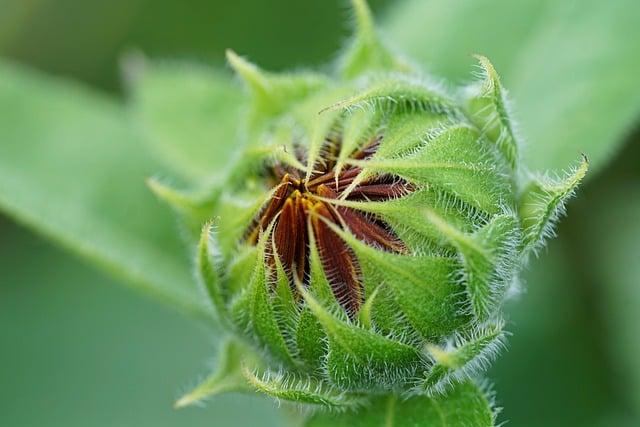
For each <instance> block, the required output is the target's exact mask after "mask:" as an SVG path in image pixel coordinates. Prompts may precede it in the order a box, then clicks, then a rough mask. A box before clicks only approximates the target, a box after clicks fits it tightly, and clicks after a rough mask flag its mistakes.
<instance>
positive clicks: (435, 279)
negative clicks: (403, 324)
mask: <svg viewBox="0 0 640 427" xmlns="http://www.w3.org/2000/svg"><path fill="white" fill-rule="evenodd" d="M331 226H332V228H333V230H334V231H335V232H336V233H338V234H339V235H340V236H341V237H342V238H343V239H344V240H345V241H346V242H347V243H348V244H349V246H350V247H351V248H352V249H353V250H354V252H355V253H356V255H357V257H358V260H359V261H360V264H361V268H362V272H363V277H364V278H365V283H364V284H365V291H366V293H367V294H370V293H371V292H373V291H374V289H375V287H376V286H378V284H380V283H385V286H386V287H388V288H389V289H390V290H391V293H392V294H393V296H394V301H395V303H396V304H397V306H398V307H400V313H396V316H398V317H400V318H399V319H398V320H397V322H400V321H402V320H404V319H406V320H407V321H408V323H409V324H410V325H411V326H412V329H413V330H415V331H417V332H418V333H419V334H420V336H421V337H422V338H425V339H434V338H438V337H441V336H443V335H448V334H451V333H452V332H453V331H454V330H456V329H457V328H459V327H461V326H462V325H464V324H465V323H466V322H467V321H468V316H467V315H465V314H463V313H462V310H461V306H462V304H463V303H464V296H463V295H462V292H461V291H462V289H463V288H462V286H461V285H460V284H459V283H456V282H455V280H454V277H453V276H454V273H455V271H456V265H457V262H456V260H455V259H452V258H449V257H441V256H432V255H421V254H414V255H399V254H393V253H388V252H383V251H380V250H378V249H375V248H373V247H371V246H368V245H366V244H364V243H362V242H361V241H360V240H358V239H357V238H356V237H355V236H353V235H352V234H351V233H349V232H346V231H344V230H342V229H339V228H337V227H334V226H333V225H331ZM379 304H386V301H385V299H384V298H379V299H378V300H377V301H374V303H373V306H374V307H373V308H374V313H375V312H376V311H377V310H376V307H377V306H378V305H379ZM374 319H375V318H374ZM395 332H396V333H407V332H410V331H405V330H400V331H398V330H396V331H395Z"/></svg>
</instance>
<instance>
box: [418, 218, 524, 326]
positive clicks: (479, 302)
mask: <svg viewBox="0 0 640 427" xmlns="http://www.w3.org/2000/svg"><path fill="white" fill-rule="evenodd" d="M424 212H425V216H426V218H427V220H428V221H429V222H430V223H431V224H433V225H434V226H436V228H437V229H438V230H439V231H440V232H441V233H442V235H443V236H444V237H445V239H447V240H448V241H449V242H450V243H451V244H453V245H454V246H455V247H456V249H457V250H458V253H459V257H460V261H461V264H462V270H461V271H460V274H459V276H458V279H459V280H460V282H461V283H464V286H465V287H466V291H467V296H468V300H469V303H470V306H471V307H470V308H471V310H470V311H471V313H472V314H473V315H474V316H475V318H476V319H477V320H478V321H479V322H485V321H486V320H488V319H489V318H490V317H491V316H492V315H493V314H494V313H495V312H496V310H497V309H498V308H499V306H500V303H501V302H502V299H503V297H504V293H505V291H506V289H507V287H508V286H509V285H510V284H511V282H512V280H513V278H514V276H515V272H516V269H517V267H518V262H517V260H518V255H519V253H518V246H519V245H520V242H521V236H520V232H519V231H520V230H519V225H518V220H517V218H516V217H515V216H514V215H512V214H509V213H506V214H502V215H496V216H494V217H493V218H492V219H491V221H490V222H489V223H488V224H486V225H485V226H484V227H482V228H481V229H479V230H478V231H477V232H475V233H473V234H468V233H464V232H462V231H461V230H459V229H457V228H456V227H455V226H454V225H452V224H450V223H449V222H448V221H447V220H446V219H445V218H444V217H441V216H439V215H438V214H436V213H435V212H434V211H432V210H430V209H425V211H424Z"/></svg>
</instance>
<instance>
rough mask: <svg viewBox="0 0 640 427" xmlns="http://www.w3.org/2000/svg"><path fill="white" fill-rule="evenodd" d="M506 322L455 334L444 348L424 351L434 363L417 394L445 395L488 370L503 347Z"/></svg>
mask: <svg viewBox="0 0 640 427" xmlns="http://www.w3.org/2000/svg"><path fill="white" fill-rule="evenodd" d="M504 335H505V334H504V332H503V323H502V322H496V323H493V324H487V325H484V326H480V327H477V328H474V329H472V330H471V331H470V332H467V333H456V334H454V335H453V336H452V337H450V338H449V339H447V340H446V341H445V343H444V344H443V345H437V344H427V345H426V346H425V351H426V353H427V355H428V357H429V359H430V360H431V362H432V363H433V365H432V366H431V368H430V370H429V371H428V372H427V373H426V377H425V378H424V380H423V381H422V382H421V383H420V384H419V385H418V386H417V387H416V389H415V392H417V393H427V394H428V395H437V394H444V393H446V391H448V390H450V389H451V388H453V387H454V386H455V385H456V384H457V383H460V382H462V381H465V380H468V379H469V378H472V377H474V376H477V375H478V374H480V373H481V372H483V371H484V370H486V369H487V368H488V366H489V364H490V363H491V362H492V361H493V359H494V358H495V357H496V355H497V354H498V352H499V351H500V350H501V349H502V347H503V346H504Z"/></svg>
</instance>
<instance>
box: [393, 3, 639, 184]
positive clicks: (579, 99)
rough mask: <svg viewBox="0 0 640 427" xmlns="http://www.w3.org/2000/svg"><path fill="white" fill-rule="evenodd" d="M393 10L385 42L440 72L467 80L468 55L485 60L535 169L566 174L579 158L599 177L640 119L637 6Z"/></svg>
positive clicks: (541, 5)
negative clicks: (507, 98)
mask: <svg viewBox="0 0 640 427" xmlns="http://www.w3.org/2000/svg"><path fill="white" fill-rule="evenodd" d="M392 12H393V13H392V14H391V15H390V17H389V18H390V19H389V20H388V22H387V30H388V31H389V32H390V33H391V36H392V39H393V40H394V41H396V42H398V44H399V46H401V47H402V48H403V49H404V50H405V52H406V53H408V54H410V55H411V56H412V57H413V58H416V59H418V60H419V62H421V63H422V64H423V65H425V66H427V67H428V68H429V69H431V70H432V71H434V72H435V73H436V74H438V75H443V76H445V77H447V78H450V79H453V80H454V81H458V82H460V81H461V80H468V79H469V76H470V72H471V71H472V70H473V68H472V64H473V58H472V57H471V55H472V54H474V53H480V54H483V55H486V56H487V57H489V58H490V59H491V61H492V62H493V63H494V65H495V66H496V69H497V71H498V73H500V75H501V76H502V77H503V81H504V85H505V87H506V88H507V89H509V90H510V91H511V94H512V97H513V99H514V101H515V107H516V112H517V114H516V116H517V118H519V119H520V120H519V121H520V122H521V133H522V134H523V136H524V139H525V141H526V142H527V145H526V147H525V150H524V151H525V152H524V156H525V160H526V162H527V163H528V164H529V165H530V166H531V167H532V168H533V169H537V170H546V169H549V168H554V169H562V168H565V167H566V166H568V165H569V164H571V162H572V161H573V160H574V159H576V158H577V157H578V156H579V154H580V153H581V152H582V153H585V154H586V155H587V156H588V157H589V159H590V160H591V164H592V167H593V170H594V171H596V170H598V169H599V168H601V167H603V166H604V165H606V163H607V162H608V161H609V160H610V158H611V156H612V154H613V153H614V152H615V150H616V148H617V147H618V146H619V145H620V143H621V142H623V139H624V137H625V136H626V134H627V133H628V132H629V131H630V130H631V127H632V126H633V125H634V124H635V120H636V119H637V117H638V114H639V113H640V86H639V85H638V84H637V76H638V75H640V55H637V54H636V51H637V46H638V45H640V26H638V22H639V21H640V3H638V2H637V1H635V0H620V1H615V2H601V1H597V0H586V1H581V2H563V1H551V0H546V1H534V0H527V1H517V2H514V1H510V0H483V1H456V2H451V1H445V0H433V1H428V2H425V1H419V0H411V1H407V2H405V3H403V4H402V5H400V6H399V7H397V8H396V9H394V10H392ZM592 175H593V174H592Z"/></svg>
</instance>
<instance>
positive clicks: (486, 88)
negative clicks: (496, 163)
mask: <svg viewBox="0 0 640 427" xmlns="http://www.w3.org/2000/svg"><path fill="white" fill-rule="evenodd" d="M476 59H477V60H478V61H479V62H480V66H481V67H482V74H483V80H482V81H480V82H478V83H476V84H474V85H471V86H469V87H468V88H467V89H466V93H465V95H464V96H465V98H466V100H465V102H466V112H467V115H468V116H469V119H470V120H471V121H472V122H473V123H474V124H475V125H476V126H477V127H478V128H479V129H480V130H481V131H482V134H483V135H484V136H485V137H486V138H487V139H488V140H489V141H491V142H492V143H494V144H495V145H496V147H497V148H498V150H499V151H500V152H501V153H502V155H503V156H504V158H505V160H506V161H507V163H508V164H509V166H510V167H511V169H512V170H513V171H515V170H516V167H517V165H518V141H517V138H516V135H515V132H514V129H513V124H512V122H511V118H510V114H509V109H508V103H507V98H506V93H505V90H504V89H503V87H502V84H501V83H500V77H499V76H498V73H497V72H496V70H495V69H494V68H493V65H492V64H491V62H489V60H488V59H487V58H486V57H484V56H480V55H476Z"/></svg>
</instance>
